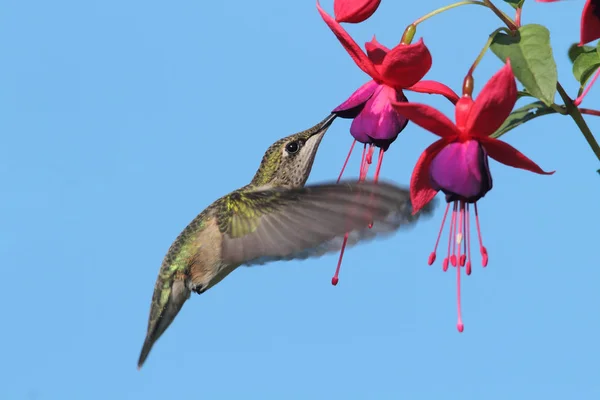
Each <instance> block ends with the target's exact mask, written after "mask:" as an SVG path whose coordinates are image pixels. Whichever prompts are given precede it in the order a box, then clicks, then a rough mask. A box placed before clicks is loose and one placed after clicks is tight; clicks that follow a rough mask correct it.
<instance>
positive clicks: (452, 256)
mask: <svg viewBox="0 0 600 400" xmlns="http://www.w3.org/2000/svg"><path fill="white" fill-rule="evenodd" d="M450 264H452V266H453V267H456V265H457V262H456V254H452V255H451V256H450Z"/></svg>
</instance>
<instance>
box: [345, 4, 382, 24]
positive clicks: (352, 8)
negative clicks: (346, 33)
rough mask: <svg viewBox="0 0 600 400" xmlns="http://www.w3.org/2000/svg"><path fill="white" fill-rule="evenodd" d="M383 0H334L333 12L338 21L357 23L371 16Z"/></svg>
mask: <svg viewBox="0 0 600 400" xmlns="http://www.w3.org/2000/svg"><path fill="white" fill-rule="evenodd" d="M379 3H381V0H341V1H340V0H337V1H334V2H333V14H334V15H335V20H336V21H337V22H348V23H353V24H357V23H359V22H363V21H364V20H366V19H367V18H369V17H370V16H371V15H373V13H374V12H375V10H377V7H379Z"/></svg>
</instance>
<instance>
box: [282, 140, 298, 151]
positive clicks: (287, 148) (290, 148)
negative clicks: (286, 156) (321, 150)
mask: <svg viewBox="0 0 600 400" xmlns="http://www.w3.org/2000/svg"><path fill="white" fill-rule="evenodd" d="M298 150H300V143H299V142H298V141H293V142H289V143H288V144H286V145H285V151H287V152H288V153H290V154H295V153H297V152H298Z"/></svg>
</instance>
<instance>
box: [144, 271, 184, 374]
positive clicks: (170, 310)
mask: <svg viewBox="0 0 600 400" xmlns="http://www.w3.org/2000/svg"><path fill="white" fill-rule="evenodd" d="M163 290H164V289H163V287H162V286H159V285H157V287H156V289H155V290H154V296H153V299H152V307H151V308H150V321H149V322H148V332H147V333H146V339H145V340H144V345H143V346H142V351H141V353H140V358H139V360H138V365H137V368H138V370H139V369H141V368H142V365H144V362H145V361H146V358H148V354H150V350H152V346H154V343H156V341H157V340H158V339H159V338H160V336H161V335H162V334H163V333H164V331H165V330H167V328H168V327H169V325H171V323H172V322H173V320H174V319H175V317H176V316H177V314H178V313H179V310H181V307H182V306H183V303H185V302H186V300H187V299H189V298H190V294H191V291H190V289H188V288H187V286H186V282H185V281H184V280H176V281H175V282H173V286H172V287H171V288H170V290H169V289H168V290H169V291H170V293H169V296H168V299H167V301H166V302H162V301H161V299H162V297H163V296H161V295H162V291H163Z"/></svg>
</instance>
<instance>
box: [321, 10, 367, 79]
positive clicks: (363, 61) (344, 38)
mask: <svg viewBox="0 0 600 400" xmlns="http://www.w3.org/2000/svg"><path fill="white" fill-rule="evenodd" d="M317 10H318V11H319V14H321V17H322V18H323V21H325V23H326V24H327V26H329V29H331V31H332V32H333V33H334V35H335V36H336V37H337V38H338V40H339V41H340V43H341V44H342V46H344V48H345V49H346V51H347V52H348V54H350V57H352V59H353V60H354V62H355V63H356V65H358V68H360V69H362V70H363V71H364V72H365V73H366V74H367V75H369V76H370V77H371V78H373V79H379V73H378V72H377V70H376V69H375V66H374V65H373V63H372V62H371V61H370V60H369V58H368V57H367V55H366V54H365V53H364V52H363V51H362V50H361V48H360V47H359V46H358V44H356V42H355V41H354V39H352V37H351V36H350V35H349V34H348V32H346V31H345V30H344V28H342V26H341V25H340V24H339V23H337V22H336V21H335V20H334V19H333V18H331V16H329V14H327V13H326V12H325V11H323V9H322V8H321V6H320V5H319V2H318V1H317Z"/></svg>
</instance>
